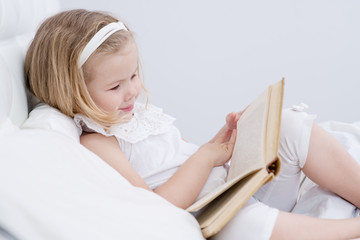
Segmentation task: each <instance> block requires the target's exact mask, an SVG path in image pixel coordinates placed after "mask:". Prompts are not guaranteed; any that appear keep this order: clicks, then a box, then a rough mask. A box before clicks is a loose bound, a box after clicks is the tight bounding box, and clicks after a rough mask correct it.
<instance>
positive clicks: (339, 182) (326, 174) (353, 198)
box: [303, 124, 360, 208]
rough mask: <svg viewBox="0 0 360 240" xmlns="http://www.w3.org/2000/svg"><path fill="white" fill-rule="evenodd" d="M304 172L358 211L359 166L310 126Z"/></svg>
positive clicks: (325, 133) (333, 141) (323, 131)
mask: <svg viewBox="0 0 360 240" xmlns="http://www.w3.org/2000/svg"><path fill="white" fill-rule="evenodd" d="M303 171H304V173H305V174H306V176H308V177H309V178H310V179H311V180H312V181H314V182H315V183H317V184H318V185H319V186H322V187H324V188H326V189H328V190H330V191H332V192H334V193H336V194H338V195H339V196H341V197H342V198H344V199H346V200H348V201H349V202H351V203H352V204H354V205H355V206H357V207H358V208H360V165H359V164H358V163H357V162H356V161H355V160H354V159H353V157H352V156H351V155H350V154H349V153H348V152H347V151H346V150H345V149H344V148H343V147H342V146H341V145H340V143H338V142H337V141H336V139H335V138H333V137H332V136H331V135H330V134H329V133H327V132H326V131H325V130H323V129H322V128H321V127H320V126H318V125H317V124H314V125H313V128H312V130H311V137H310V143H309V150H308V155H307V160H306V163H305V165H304V167H303Z"/></svg>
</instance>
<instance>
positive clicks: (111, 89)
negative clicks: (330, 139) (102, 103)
mask: <svg viewBox="0 0 360 240" xmlns="http://www.w3.org/2000/svg"><path fill="white" fill-rule="evenodd" d="M119 87H120V84H118V85H116V86H115V87H113V88H110V89H109V90H110V91H114V90H117V89H119Z"/></svg>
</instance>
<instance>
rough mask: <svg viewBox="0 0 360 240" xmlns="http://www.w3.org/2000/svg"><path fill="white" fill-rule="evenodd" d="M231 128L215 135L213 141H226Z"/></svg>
mask: <svg viewBox="0 0 360 240" xmlns="http://www.w3.org/2000/svg"><path fill="white" fill-rule="evenodd" d="M232 131H233V130H230V129H228V130H227V131H226V132H224V133H223V134H221V135H219V136H217V138H216V139H214V142H215V143H224V142H227V141H228V140H229V138H230V136H231V133H232Z"/></svg>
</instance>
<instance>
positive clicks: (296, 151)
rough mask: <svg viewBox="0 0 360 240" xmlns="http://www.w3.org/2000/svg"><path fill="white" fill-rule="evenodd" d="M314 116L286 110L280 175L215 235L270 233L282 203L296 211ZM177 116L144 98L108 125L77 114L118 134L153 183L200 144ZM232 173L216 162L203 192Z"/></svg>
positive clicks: (84, 125) (78, 119) (87, 125)
mask: <svg viewBox="0 0 360 240" xmlns="http://www.w3.org/2000/svg"><path fill="white" fill-rule="evenodd" d="M314 118H315V116H312V115H308V114H306V113H305V112H303V111H302V110H301V109H300V110H299V109H293V110H286V111H283V114H282V125H281V136H280V148H279V155H280V158H281V161H282V167H281V170H280V174H279V176H278V177H277V178H276V179H274V180H273V181H271V182H269V183H268V184H266V185H264V186H263V187H262V188H260V189H259V191H258V192H256V193H255V194H254V196H253V197H252V198H251V199H250V200H249V201H248V202H247V203H246V204H245V205H244V206H243V207H242V208H241V209H240V211H239V212H238V213H237V214H236V215H235V216H234V218H233V219H232V220H231V221H230V222H229V223H228V224H227V225H226V226H225V228H224V229H223V230H222V231H220V232H219V233H218V234H217V235H215V236H214V237H213V238H212V239H221V240H225V239H227V240H230V239H238V238H239V236H241V237H242V238H244V239H269V238H270V236H271V233H272V230H273V227H274V224H275V222H276V218H277V215H278V213H279V209H281V210H283V211H291V209H292V208H293V206H294V205H295V203H296V196H297V193H298V190H299V185H300V180H301V179H300V176H301V168H302V166H303V165H304V164H305V161H306V156H307V150H308V144H309V138H310V132H311V127H312V122H313V119H314ZM174 120H175V119H174V118H173V117H171V116H169V115H166V114H164V113H163V112H162V110H161V109H160V108H158V107H155V106H153V105H150V104H149V105H147V106H145V105H144V104H140V103H137V104H135V107H134V117H133V118H132V119H131V120H130V121H129V122H128V123H126V124H120V125H116V126H113V127H112V128H111V129H110V130H108V131H105V130H104V129H103V128H102V127H101V126H100V125H98V124H96V123H95V122H93V121H92V120H90V119H89V118H87V117H85V116H83V115H80V114H77V115H76V116H75V117H74V121H75V123H76V125H77V126H78V128H79V129H80V130H81V131H86V132H98V133H101V134H103V135H105V136H112V135H113V136H115V137H116V138H117V140H118V142H119V145H120V148H121V150H122V151H123V152H124V154H125V156H126V157H127V158H128V160H129V161H130V163H131V165H132V166H133V168H134V169H135V170H136V172H137V173H138V174H139V175H140V176H141V177H142V178H143V179H144V180H145V182H146V183H147V184H148V185H149V186H150V187H151V188H152V189H155V188H157V187H158V186H160V185H161V184H163V183H164V182H166V181H167V180H168V179H169V178H170V177H171V176H172V175H173V174H174V173H175V172H176V170H177V169H178V168H179V166H180V165H181V164H183V163H184V161H186V160H187V159H188V158H189V157H190V156H191V155H192V154H193V153H194V152H195V151H196V150H197V149H198V146H196V145H194V144H192V143H188V142H185V141H184V140H183V139H182V138H181V134H180V132H179V130H178V129H177V128H176V127H175V126H174V125H173V122H174ZM226 175H227V170H226V167H216V168H214V169H213V171H212V172H211V174H210V176H209V178H208V180H207V183H206V184H205V186H204V187H203V189H202V192H201V193H200V195H199V197H201V196H203V195H204V194H206V193H208V192H209V191H211V190H212V189H214V188H216V187H218V186H219V185H221V184H223V183H224V182H225V178H226Z"/></svg>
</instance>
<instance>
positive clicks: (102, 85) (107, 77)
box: [85, 43, 142, 119]
mask: <svg viewBox="0 0 360 240" xmlns="http://www.w3.org/2000/svg"><path fill="white" fill-rule="evenodd" d="M85 69H86V74H85V76H86V86H87V89H88V91H89V93H90V96H91V98H92V100H93V101H94V102H95V104H96V105H97V106H98V107H99V108H101V109H103V110H105V111H108V112H114V111H115V112H117V113H118V115H119V117H131V115H132V112H133V108H134V103H135V100H136V99H137V97H138V96H139V94H140V92H141V89H142V87H141V82H140V79H139V74H138V70H139V69H138V53H137V48H136V46H135V44H134V43H129V44H127V46H126V47H125V48H124V49H122V50H120V51H118V52H116V53H114V54H106V55H101V54H98V55H95V56H93V57H92V58H89V60H88V62H87V63H86V66H85ZM129 119H130V118H129Z"/></svg>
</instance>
